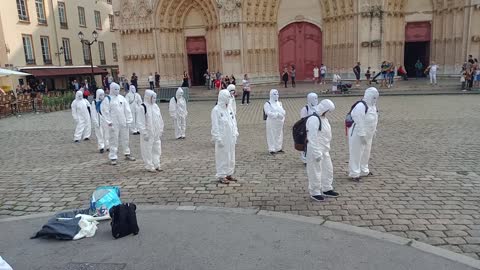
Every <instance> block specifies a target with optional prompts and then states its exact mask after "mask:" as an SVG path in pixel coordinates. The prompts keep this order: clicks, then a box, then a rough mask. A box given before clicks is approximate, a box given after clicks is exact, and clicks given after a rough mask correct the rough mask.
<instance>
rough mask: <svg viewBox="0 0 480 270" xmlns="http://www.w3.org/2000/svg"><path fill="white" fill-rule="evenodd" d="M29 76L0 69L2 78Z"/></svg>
mask: <svg viewBox="0 0 480 270" xmlns="http://www.w3.org/2000/svg"><path fill="white" fill-rule="evenodd" d="M29 75H31V74H29V73H25V72H20V71H15V70H10V69H4V68H0V77H3V76H29Z"/></svg>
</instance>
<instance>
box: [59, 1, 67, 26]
mask: <svg viewBox="0 0 480 270" xmlns="http://www.w3.org/2000/svg"><path fill="white" fill-rule="evenodd" d="M58 18H59V19H60V27H61V28H63V29H68V24H67V12H66V9H65V3H64V2H58Z"/></svg>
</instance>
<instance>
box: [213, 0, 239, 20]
mask: <svg viewBox="0 0 480 270" xmlns="http://www.w3.org/2000/svg"><path fill="white" fill-rule="evenodd" d="M216 2H217V8H219V9H220V22H222V23H232V22H240V20H241V12H242V9H241V6H242V2H241V0H216Z"/></svg>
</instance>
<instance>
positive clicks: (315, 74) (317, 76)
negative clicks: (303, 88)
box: [313, 65, 320, 84]
mask: <svg viewBox="0 0 480 270" xmlns="http://www.w3.org/2000/svg"><path fill="white" fill-rule="evenodd" d="M319 81H320V69H319V68H318V66H317V65H315V67H314V68H313V84H318V83H319Z"/></svg>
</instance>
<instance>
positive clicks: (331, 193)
mask: <svg viewBox="0 0 480 270" xmlns="http://www.w3.org/2000/svg"><path fill="white" fill-rule="evenodd" d="M323 196H325V197H329V198H337V197H338V196H339V194H338V193H337V192H335V191H334V190H333V189H332V190H329V191H326V192H323Z"/></svg>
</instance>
